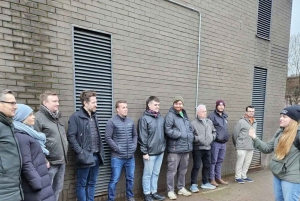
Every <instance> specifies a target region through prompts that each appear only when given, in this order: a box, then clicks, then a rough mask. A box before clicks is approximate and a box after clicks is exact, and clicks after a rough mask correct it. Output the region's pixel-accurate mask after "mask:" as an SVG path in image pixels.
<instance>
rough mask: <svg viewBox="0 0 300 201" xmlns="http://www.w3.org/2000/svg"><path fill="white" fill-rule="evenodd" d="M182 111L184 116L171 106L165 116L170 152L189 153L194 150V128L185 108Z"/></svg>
mask: <svg viewBox="0 0 300 201" xmlns="http://www.w3.org/2000/svg"><path fill="white" fill-rule="evenodd" d="M182 113H183V116H184V117H181V116H180V114H179V113H178V112H177V111H176V110H175V109H174V107H171V108H170V110H169V113H168V114H167V115H166V117H165V134H166V136H167V148H168V153H188V152H191V151H192V150H193V141H194V134H193V131H194V128H193V126H192V124H191V123H190V121H189V118H188V116H187V114H186V112H185V110H182Z"/></svg>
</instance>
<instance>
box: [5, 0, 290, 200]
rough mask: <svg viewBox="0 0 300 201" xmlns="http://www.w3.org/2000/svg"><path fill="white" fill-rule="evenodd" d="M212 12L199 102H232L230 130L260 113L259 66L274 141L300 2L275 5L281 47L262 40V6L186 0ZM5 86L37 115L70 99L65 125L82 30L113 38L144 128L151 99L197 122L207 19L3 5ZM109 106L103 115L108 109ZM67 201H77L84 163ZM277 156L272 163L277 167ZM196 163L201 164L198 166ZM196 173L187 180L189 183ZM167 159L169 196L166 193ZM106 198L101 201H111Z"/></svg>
mask: <svg viewBox="0 0 300 201" xmlns="http://www.w3.org/2000/svg"><path fill="white" fill-rule="evenodd" d="M178 2H180V3H183V4H186V5H189V6H192V7H195V8H196V9H198V10H200V12H201V13H202V30H201V63H200V64H201V66H200V76H199V81H200V82H199V97H198V98H199V102H198V103H202V104H206V105H207V107H208V110H209V112H211V111H213V109H214V106H215V101H216V100H217V99H224V100H225V102H226V112H227V113H228V114H229V128H230V132H232V129H233V125H234V122H235V121H237V120H238V119H239V117H240V116H242V115H243V112H244V108H245V106H247V105H249V104H251V98H252V80H253V67H254V66H261V67H265V68H267V69H268V80H267V95H266V104H265V108H266V110H265V123H264V135H263V137H264V139H265V140H267V139H270V137H271V136H272V134H273V133H274V131H275V130H276V128H277V127H278V114H279V112H280V110H281V108H282V107H283V104H284V91H285V78H286V72H287V52H288V41H289V40H288V39H289V28H290V17H291V5H292V3H291V1H281V0H274V1H273V8H272V9H273V14H272V30H271V39H270V41H266V40H263V39H260V38H256V37H255V34H256V21H257V7H258V5H257V1H246V0H235V1H231V0H224V1H211V0H205V1H195V0H178ZM0 8H1V10H0V72H1V74H0V86H1V87H8V88H11V89H12V90H14V91H15V92H16V96H17V100H18V102H21V103H26V104H29V105H30V106H32V107H34V108H35V109H37V108H38V106H39V101H38V96H39V94H40V92H42V91H43V90H45V89H48V88H53V89H56V90H58V92H59V94H60V104H61V106H60V110H61V111H62V113H63V115H64V117H65V120H67V119H68V117H69V116H70V115H71V114H72V113H73V112H74V111H73V110H74V105H73V104H74V100H73V99H74V94H73V66H72V25H77V26H82V27H86V28H90V29H96V30H98V31H104V32H108V33H111V34H112V38H113V40H112V41H113V76H114V80H113V86H114V89H113V90H114V100H118V99H126V100H128V102H129V114H130V116H131V117H132V118H133V119H134V120H135V121H137V120H138V118H139V117H140V116H141V114H142V112H143V110H144V103H145V100H146V98H147V97H148V96H149V95H156V96H158V97H159V98H160V99H161V113H162V114H163V115H165V114H166V113H167V111H168V109H169V107H170V106H171V103H172V98H173V97H174V96H175V95H182V96H183V97H184V98H185V109H186V110H187V112H188V114H189V116H190V118H191V119H193V118H194V116H195V112H194V111H195V109H194V108H195V104H196V103H195V99H196V77H197V47H198V25H199V21H198V20H199V18H198V14H197V13H196V12H193V11H191V10H188V9H185V8H182V7H180V6H177V5H174V4H172V3H169V2H167V1H164V0H151V1H144V0H127V1H124V0H103V1H99V0H74V1H72V0H56V1H52V0H32V1H30V0H2V1H0ZM100 107H101V106H100ZM136 158H137V159H136V178H137V179H136V185H135V192H136V193H138V194H141V192H142V190H141V185H140V184H141V175H142V168H143V167H142V160H141V155H140V154H139V153H137V154H136ZM69 159H70V163H69V164H68V167H67V168H68V169H67V172H66V176H65V184H64V191H63V196H62V198H61V200H63V201H66V200H75V189H74V188H75V183H74V178H75V174H74V173H75V172H74V167H73V160H74V156H73V153H72V151H70V152H69ZM268 160H269V156H268V157H267V156H263V160H262V164H263V165H267V164H268ZM190 164H192V160H190ZM234 164H235V150H234V148H233V145H232V142H231V141H230V142H229V143H228V148H227V154H226V158H225V162H224V168H223V173H224V174H230V173H232V172H233V171H234ZM190 168H191V167H189V170H188V173H187V178H186V180H187V185H188V184H189V177H190ZM165 172H166V161H165V160H164V163H163V168H162V172H161V177H160V180H159V188H160V189H161V190H165V189H166V186H165ZM120 183H121V185H118V197H119V198H120V200H124V199H123V196H124V189H125V188H124V184H125V183H124V179H122V180H121V181H120ZM104 199H105V198H104V197H102V198H101V197H99V198H98V200H104Z"/></svg>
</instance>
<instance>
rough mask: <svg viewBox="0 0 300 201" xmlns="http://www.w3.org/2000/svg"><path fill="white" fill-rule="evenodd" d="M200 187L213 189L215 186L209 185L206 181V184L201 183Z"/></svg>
mask: <svg viewBox="0 0 300 201" xmlns="http://www.w3.org/2000/svg"><path fill="white" fill-rule="evenodd" d="M201 188H203V189H210V190H213V189H215V188H216V187H215V186H213V185H211V184H210V183H206V184H202V185H201Z"/></svg>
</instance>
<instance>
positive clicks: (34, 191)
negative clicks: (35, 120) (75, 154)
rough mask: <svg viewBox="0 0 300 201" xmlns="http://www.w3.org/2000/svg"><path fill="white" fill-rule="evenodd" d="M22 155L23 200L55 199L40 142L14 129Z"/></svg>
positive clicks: (42, 200) (49, 200)
mask: <svg viewBox="0 0 300 201" xmlns="http://www.w3.org/2000/svg"><path fill="white" fill-rule="evenodd" d="M15 135H16V137H17V139H18V142H19V144H20V150H21V155H22V174H21V176H22V188H23V192H24V197H25V198H24V201H55V197H54V192H53V189H52V185H51V179H50V176H49V174H48V168H47V166H46V158H45V155H44V153H43V151H42V148H41V145H40V143H39V142H38V141H37V140H35V139H34V138H32V137H31V136H29V135H27V133H25V132H23V131H18V130H15Z"/></svg>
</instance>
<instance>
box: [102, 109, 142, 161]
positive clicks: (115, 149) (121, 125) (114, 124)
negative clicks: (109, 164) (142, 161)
mask: <svg viewBox="0 0 300 201" xmlns="http://www.w3.org/2000/svg"><path fill="white" fill-rule="evenodd" d="M137 137H138V136H137V132H136V129H135V126H134V123H133V120H132V119H131V118H129V117H125V118H122V117H120V116H119V115H115V116H113V117H112V118H111V119H109V120H108V122H107V123H106V129H105V141H106V143H107V144H108V145H109V146H110V148H111V157H115V158H123V159H129V158H132V157H134V152H135V150H136V146H137Z"/></svg>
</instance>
